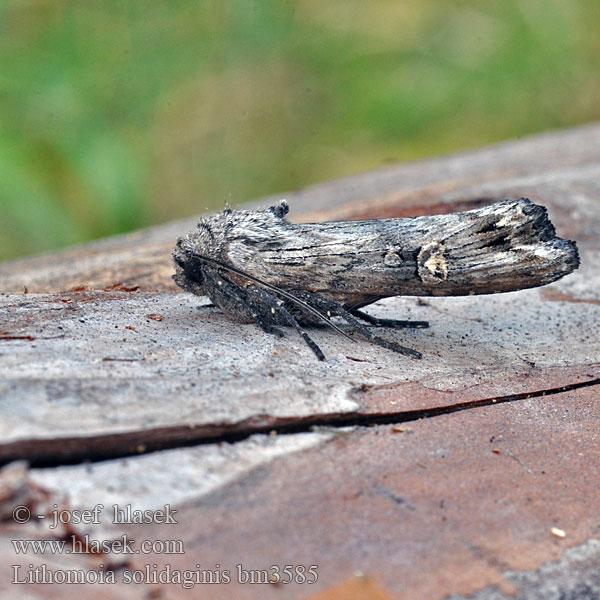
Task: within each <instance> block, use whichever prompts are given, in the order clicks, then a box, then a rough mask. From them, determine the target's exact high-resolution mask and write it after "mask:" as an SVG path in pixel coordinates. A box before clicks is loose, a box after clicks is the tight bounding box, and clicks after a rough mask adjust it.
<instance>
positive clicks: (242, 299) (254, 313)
mask: <svg viewBox="0 0 600 600" xmlns="http://www.w3.org/2000/svg"><path fill="white" fill-rule="evenodd" d="M218 281H219V282H220V283H219V284H218V285H219V287H222V288H223V291H224V292H226V293H227V294H228V295H229V296H230V297H233V298H236V299H237V300H238V302H239V303H240V305H241V307H242V310H243V312H244V313H245V314H246V316H247V317H249V318H251V319H252V320H253V321H254V322H255V323H256V324H257V325H259V326H260V328H261V329H262V330H263V331H264V332H265V333H270V334H272V335H276V336H277V337H283V331H281V329H278V328H277V327H273V325H271V324H270V323H268V322H267V321H266V320H265V319H264V318H263V317H262V316H261V314H260V310H259V307H258V306H257V305H256V303H255V302H253V301H252V299H251V298H250V297H249V296H248V294H247V293H246V291H245V290H243V289H242V288H240V287H239V286H238V285H236V284H235V283H233V281H231V280H230V279H229V278H228V277H224V276H221V277H220V278H219V279H218Z"/></svg>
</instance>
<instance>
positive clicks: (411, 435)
mask: <svg viewBox="0 0 600 600" xmlns="http://www.w3.org/2000/svg"><path fill="white" fill-rule="evenodd" d="M282 196H285V197H286V198H287V200H288V202H289V204H290V207H291V213H290V216H291V217H292V218H293V219H295V220H297V221H298V222H308V221H317V220H338V219H355V218H359V219H364V218H385V217H388V218H389V217H405V216H413V215H427V214H442V213H449V212H454V211H458V210H468V209H471V208H478V207H483V206H487V205H489V204H493V203H494V202H496V201H499V200H502V199H505V198H509V199H511V198H512V199H517V198H520V197H528V198H530V199H531V200H532V201H533V202H535V203H536V204H542V205H544V206H546V207H547V208H548V212H549V216H550V218H551V220H552V222H553V223H554V225H555V227H556V230H557V234H558V235H559V236H560V237H562V238H565V239H572V240H576V241H577V244H578V247H579V252H580V257H581V266H580V268H579V269H578V270H577V271H575V272H574V273H572V274H571V275H568V276H567V277H564V278H563V279H561V280H559V281H557V282H555V283H553V284H551V285H549V286H545V287H542V288H536V289H531V290H523V291H518V292H510V293H506V294H497V295H493V296H482V297H476V296H475V297H461V298H453V297H447V298H427V299H425V298H391V299H386V300H382V301H380V302H378V303H376V304H374V305H372V306H370V307H369V308H368V310H369V311H370V312H371V313H372V314H373V315H376V316H380V317H387V318H397V319H416V320H428V321H429V322H430V324H431V328H430V329H429V330H405V331H391V330H390V331H384V330H382V331H381V335H384V336H386V337H388V338H389V339H392V340H395V341H397V342H399V343H401V344H404V345H407V346H410V347H413V348H416V349H417V350H419V351H420V352H421V353H422V354H423V359H422V360H421V361H414V360H410V359H408V358H406V357H403V356H398V355H396V354H394V353H393V352H391V351H388V350H385V349H383V348H379V347H377V346H372V345H370V344H369V343H368V342H352V341H350V340H348V339H346V338H344V337H342V336H340V335H339V334H337V333H336V332H334V331H328V330H325V329H316V330H314V331H312V332H311V334H312V336H313V337H314V339H315V341H317V342H318V343H319V345H320V346H321V347H322V349H323V350H324V352H325V354H326V356H327V360H326V361H324V362H318V361H316V360H315V357H314V355H313V354H312V353H311V352H310V350H309V349H308V348H307V347H306V346H305V345H304V343H303V341H302V340H301V339H299V337H298V336H297V334H296V332H295V331H293V330H289V329H286V331H285V337H284V338H274V337H272V336H268V335H266V334H265V333H263V332H262V331H260V330H259V329H258V328H257V327H255V326H253V325H240V324H236V323H232V322H231V321H230V320H228V319H227V318H226V317H225V316H224V315H222V314H221V313H220V311H219V310H218V309H216V308H213V307H207V306H206V303H207V300H203V299H202V298H198V297H195V296H192V295H190V294H186V293H184V292H180V291H177V290H176V288H175V286H174V284H173V282H172V280H171V274H172V272H173V267H172V265H171V258H170V251H171V248H172V246H173V243H174V240H175V239H176V238H177V237H178V236H180V235H182V234H184V233H185V232H186V231H188V230H189V229H190V228H191V227H193V223H194V222H195V220H196V218H194V219H190V220H187V221H182V222H177V223H172V224H167V225H163V226H160V227H157V228H154V229H150V230H146V231H140V232H136V233H132V234H129V235H125V236H120V237H115V238H109V239H106V240H101V241H98V242H94V243H92V244H89V245H86V246H80V247H76V248H71V249H67V250H63V251H60V252H56V253H51V254H47V255H43V256H37V257H28V258H24V259H20V260H16V261H10V262H7V263H4V264H2V265H0V291H1V292H2V295H0V415H1V417H0V432H1V434H2V437H1V438H0V439H1V442H0V458H1V460H2V461H3V462H4V463H5V464H6V467H5V468H4V470H3V471H2V472H0V518H2V524H1V527H0V556H1V557H2V563H3V564H2V567H0V572H1V573H2V575H1V576H0V590H2V594H3V597H8V598H28V599H29V598H70V597H72V596H73V597H74V596H76V595H80V594H81V593H83V592H82V590H84V591H85V594H86V597H90V598H115V599H116V598H142V597H143V598H148V597H156V598H169V599H170V598H183V597H185V598H190V597H194V598H236V599H237V598H241V599H243V598H261V599H262V598H266V599H267V600H268V599H269V598H286V599H287V598H307V599H308V598H312V599H313V600H314V599H316V598H319V599H322V598H329V599H334V598H367V599H368V598H402V599H403V598H430V599H438V598H445V597H448V596H450V595H451V594H454V595H453V596H452V598H453V599H456V598H459V597H463V596H467V595H473V594H474V597H475V598H478V599H479V600H483V599H486V598H489V599H492V598H493V599H498V598H504V597H509V596H508V595H509V594H511V593H515V594H517V596H516V597H518V598H528V599H529V598H532V599H533V598H539V597H552V594H555V596H556V597H560V594H562V595H563V597H573V598H575V597H578V596H576V595H575V594H577V593H583V592H581V590H582V589H584V587H582V586H587V588H585V589H586V590H588V591H589V594H593V593H595V594H596V595H598V594H600V583H599V580H598V564H600V542H598V539H597V538H598V537H599V536H600V521H599V520H598V515H599V514H600V496H599V495H598V488H599V484H600V475H599V473H598V468H597V465H598V464H599V461H600V437H599V436H598V431H599V430H600V429H599V426H600V402H599V400H600V398H599V394H598V391H599V390H600V386H599V384H600V341H599V340H600V296H599V294H598V290H599V289H600V287H599V284H600V269H599V268H598V260H599V258H600V240H599V236H598V231H600V125H596V124H593V125H588V126H584V127H579V128H575V129H571V130H566V131H559V132H551V133H548V134H544V135H539V136H533V137H530V138H525V139H522V140H519V141H515V142H507V143H505V144H500V145H496V146H491V147H488V148H484V149H480V150H474V151H471V152H466V153H462V154H458V155H452V156H448V157H441V158H436V159H432V160H428V161H421V162H417V163H408V164H402V165H398V166H393V167H387V168H385V169H382V170H379V171H374V172H369V173H364V174H360V175H356V176H353V177H349V178H346V179H342V180H337V181H332V182H327V183H324V184H320V185H316V186H312V187H310V188H307V189H306V190H301V191H299V192H295V193H290V194H285V195H282ZM273 200H274V199H273V198H267V199H264V200H262V201H260V202H257V203H254V204H252V205H251V206H252V207H253V208H255V207H257V206H263V207H264V206H269V205H270V204H272V203H273ZM199 203H200V202H199ZM25 292H26V293H25ZM23 461H27V462H23ZM100 503H101V504H103V505H104V506H105V510H104V512H103V513H102V514H103V518H102V520H101V523H99V524H76V525H75V524H73V525H70V526H64V525H63V526H60V527H58V528H57V529H50V528H49V527H48V524H49V520H50V518H51V514H52V513H51V510H52V509H53V507H54V505H55V504H56V507H58V508H63V509H65V510H70V511H72V510H75V509H79V510H85V509H91V508H93V507H94V506H96V505H98V504H100ZM112 504H118V505H119V506H127V505H129V504H130V505H131V506H132V507H133V508H138V509H152V510H159V509H162V508H163V507H164V505H169V506H170V507H172V508H173V509H175V510H177V511H178V512H177V519H176V520H177V523H176V524H157V523H150V524H148V523H145V524H130V525H126V524H118V523H113V522H112V519H111V518H110V514H111V513H110V507H111V505H112ZM15 506H26V507H28V508H29V509H30V510H31V514H32V515H33V518H32V520H31V521H30V522H29V523H26V524H21V523H16V522H15V521H14V519H13V517H12V509H13V508H14V507H15ZM37 515H46V518H45V519H37V518H36V516H37ZM124 532H126V533H127V535H129V536H130V537H132V538H133V539H135V542H136V548H139V547H140V544H141V542H143V541H144V540H150V541H153V540H165V539H171V540H179V541H181V543H182V544H183V547H184V549H185V550H184V552H183V553H180V554H166V553H165V552H160V551H158V552H153V553H150V554H144V553H140V554H133V555H126V556H125V555H123V554H119V553H118V552H112V553H109V554H68V553H66V552H62V553H55V554H51V553H49V552H46V553H45V554H39V555H36V554H34V553H33V551H32V550H30V551H28V552H27V553H25V554H22V555H18V554H16V552H15V548H14V545H13V543H12V540H15V539H40V540H56V539H67V538H69V536H71V535H76V536H79V537H83V536H85V535H86V534H89V535H90V536H91V538H92V539H97V540H102V539H105V540H110V539H115V538H118V537H119V536H120V535H122V534H123V533H124ZM79 537H78V539H79ZM159 550H160V549H159ZM42 564H45V565H46V566H47V568H48V569H50V568H52V569H55V570H61V569H62V570H65V569H70V570H76V569H79V570H82V571H85V570H86V569H88V570H92V571H94V570H98V569H99V565H101V564H102V565H104V567H102V569H106V568H107V565H108V567H109V571H108V572H111V573H114V574H115V576H116V579H117V580H118V583H116V584H108V583H106V584H95V585H85V586H81V585H67V584H63V585H61V584H21V585H19V584H12V583H10V581H12V579H13V578H14V569H13V567H12V565H21V570H20V571H18V572H19V573H20V575H21V576H24V575H23V574H24V573H26V572H27V571H31V570H32V569H34V568H35V567H36V566H39V565H42ZM197 564H199V565H201V567H196V565H197ZM217 564H218V565H220V566H219V567H216V565H217ZM238 564H239V565H242V567H240V568H241V569H246V570H249V569H257V570H267V569H269V567H270V566H271V565H279V566H281V567H284V566H285V565H286V564H291V565H295V566H298V565H305V566H308V565H313V564H314V565H318V575H319V577H318V581H317V582H316V583H315V584H312V585H309V584H307V583H304V584H298V583H294V584H289V585H284V584H277V585H276V584H274V583H271V584H264V585H250V584H242V583H238V582H237V567H236V565H238ZM29 565H32V566H31V567H30V566H29ZM148 565H149V566H148ZM153 565H156V566H153ZM167 565H168V567H167ZM145 568H149V569H150V570H151V571H152V570H153V571H154V572H159V571H161V570H164V569H166V568H168V569H171V573H172V571H173V570H179V571H182V570H185V569H191V570H198V569H199V568H202V569H211V570H213V571H214V572H216V571H219V570H221V571H222V570H225V569H228V570H230V571H231V573H232V578H233V581H232V582H231V583H228V584H220V585H197V586H196V587H195V588H194V590H193V591H190V590H187V589H185V588H184V587H183V586H182V585H179V584H177V583H170V584H162V585H160V584H151V583H150V584H133V583H132V584H125V583H123V582H122V579H123V573H124V571H125V570H126V569H141V570H142V571H143V570H144V569H145ZM102 572H106V571H102ZM578 590H579V591H578ZM586 593H587V592H586ZM569 594H571V596H569ZM582 597H583V596H582ZM589 597H594V596H593V595H589Z"/></svg>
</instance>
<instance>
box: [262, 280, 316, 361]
mask: <svg viewBox="0 0 600 600" xmlns="http://www.w3.org/2000/svg"><path fill="white" fill-rule="evenodd" d="M253 293H254V294H256V295H257V296H258V297H259V298H260V299H261V300H262V301H263V302H265V304H267V306H269V308H270V309H271V312H272V313H273V314H276V313H279V314H280V315H282V316H283V318H284V319H285V320H286V321H287V322H288V323H289V324H290V325H291V326H292V327H293V328H294V329H295V330H296V331H297V332H298V333H299V334H300V337H301V338H302V339H303V340H304V341H305V342H306V344H307V346H308V347H309V348H310V349H311V350H312V351H313V352H314V353H315V355H316V357H317V358H318V359H319V360H325V355H324V354H323V351H322V350H321V348H319V346H317V344H316V343H315V342H314V341H313V340H312V338H311V337H310V336H309V335H308V333H306V331H304V329H302V327H301V325H300V323H298V321H297V320H296V318H295V317H294V315H292V313H291V312H290V311H289V310H288V309H287V308H286V307H285V306H284V303H283V300H280V299H279V298H277V297H276V296H274V295H273V294H271V293H269V292H267V291H266V290H261V289H257V288H256V289H254V290H253ZM272 329H275V328H274V327H273V328H272Z"/></svg>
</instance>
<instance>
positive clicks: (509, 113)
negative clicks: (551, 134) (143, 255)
mask: <svg viewBox="0 0 600 600" xmlns="http://www.w3.org/2000/svg"><path fill="white" fill-rule="evenodd" d="M599 32H600V2H599V1H598V0H589V1H587V2H586V1H583V0H581V1H577V0H524V1H517V0H495V1H494V0H491V1H485V2H483V1H481V2H477V1H469V0H464V1H453V2H450V1H444V0H422V1H417V0H409V1H406V2H402V1H393V0H370V1H369V0H362V1H359V0H332V1H328V0H295V1H285V0H278V1H276V0H231V1H227V0H218V1H216V0H208V1H201V0H79V1H67V0H8V1H7V0H0V258H8V257H14V256H19V255H24V254H31V253H34V252H38V251H41V250H45V249H49V248H55V247H60V246H65V245H69V244H73V243H77V242H82V241H85V240H89V239H92V238H97V237H101V236H105V235H108V234H111V233H116V232H123V231H128V230H131V229H135V228H138V227H142V226H146V225H150V224H152V223H157V222H161V221H166V220H170V219H174V218H177V217H181V216H186V215H191V214H195V213H199V212H201V211H203V210H204V209H205V208H206V207H212V208H216V207H222V206H223V205H224V204H225V203H226V202H230V203H232V204H234V205H235V204H237V203H240V202H243V201H245V200H249V199H251V198H255V197H258V196H261V195H264V194H269V193H274V192H282V191H285V190H289V189H293V188H298V187H300V186H303V185H306V184H308V183H311V182H316V181H319V180H324V179H329V178H332V177H336V176H340V175H345V174H349V173H354V172H357V171H361V170H366V169H370V168H373V167H377V166H380V165H382V164H386V163H390V162H393V161H400V160H406V159H412V158H419V157H424V156H430V155H435V154H440V153H445V152H449V151H454V150H459V149H462V148H469V147H476V146H480V145H483V144H487V143H489V142H493V141H497V140H501V139H506V138H512V137H516V136H522V135H525V134H529V133H532V132H536V131H541V130H546V129H552V128H557V127H564V126H568V125H573V124H578V123H583V122H588V121H592V120H596V119H598V118H600V102H599V97H600V94H599V92H600V34H599Z"/></svg>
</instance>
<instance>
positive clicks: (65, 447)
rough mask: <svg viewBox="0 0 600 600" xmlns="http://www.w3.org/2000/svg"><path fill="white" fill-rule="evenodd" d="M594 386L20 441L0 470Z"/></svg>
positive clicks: (2, 450)
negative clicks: (14, 464) (393, 408)
mask: <svg viewBox="0 0 600 600" xmlns="http://www.w3.org/2000/svg"><path fill="white" fill-rule="evenodd" d="M596 385H600V378H595V379H591V380H589V381H583V382H578V383H572V384H567V385H563V386H560V387H556V388H549V389H544V390H535V391H532V392H522V393H519V394H509V395H505V396H497V397H493V398H484V399H481V400H472V401H468V402H458V403H456V404H452V405H449V406H441V407H433V408H428V409H420V410H410V411H404V412H398V413H389V412H386V413H381V412H380V413H369V414H366V413H357V412H350V413H326V414H314V415H310V416H307V417H274V416H272V415H267V414H264V415H253V416H252V417H249V418H247V419H244V420H242V421H239V422H238V423H214V424H206V425H173V426H169V427H157V428H152V429H145V430H135V431H128V432H123V433H112V434H99V435H91V436H85V437H62V438H61V437H59V438H48V439H24V440H18V441H14V442H8V443H6V444H2V445H0V465H2V464H6V463H8V462H11V461H14V460H27V461H28V462H29V464H30V465H31V466H34V467H57V466H61V465H67V464H77V463H81V462H99V461H103V460H110V459H116V458H124V457H127V456H138V455H141V454H148V453H151V452H157V451H160V450H168V449H173V448H180V447H184V446H200V445H207V444H219V443H223V442H226V443H235V442H239V441H242V440H245V439H247V438H249V437H250V436H252V435H256V434H278V435H279V434H293V433H303V432H304V433H305V432H309V431H312V430H313V429H314V428H318V427H328V428H340V427H349V426H350V427H351V426H355V427H370V426H374V425H393V424H398V423H406V422H409V421H417V420H420V419H429V418H432V417H437V416H440V415H447V414H451V413H455V412H460V411H464V410H472V409H475V408H481V407H485V406H492V405H495V404H504V403H507V402H517V401H520V400H528V399H531V398H541V397H545V396H552V395H556V394H562V393H564V392H570V391H574V390H578V389H581V388H586V387H591V386H596ZM352 391H353V392H354V393H365V392H368V391H369V388H368V387H366V386H365V387H363V386H361V387H359V388H354V389H353V390H352Z"/></svg>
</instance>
